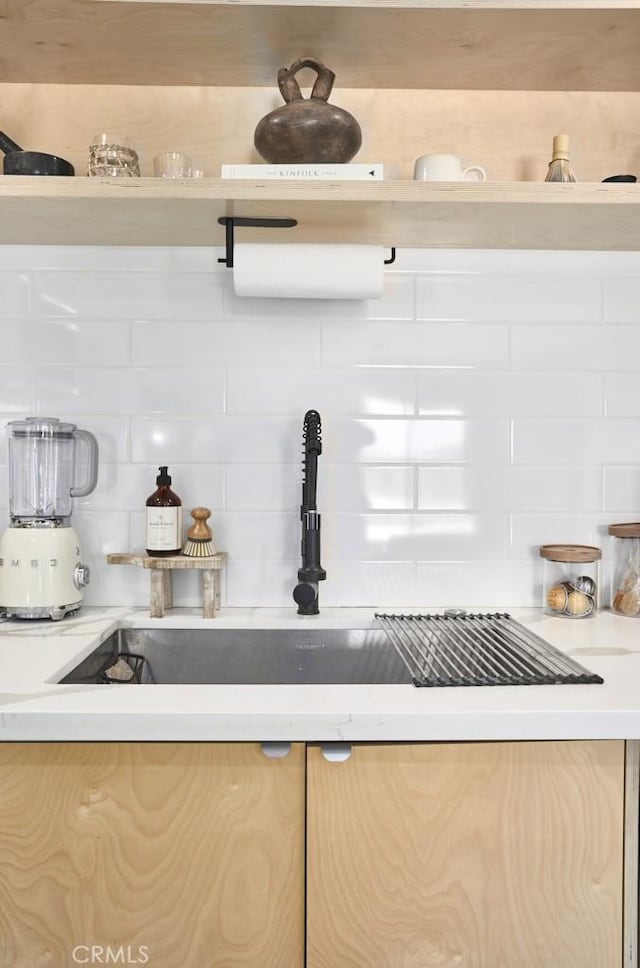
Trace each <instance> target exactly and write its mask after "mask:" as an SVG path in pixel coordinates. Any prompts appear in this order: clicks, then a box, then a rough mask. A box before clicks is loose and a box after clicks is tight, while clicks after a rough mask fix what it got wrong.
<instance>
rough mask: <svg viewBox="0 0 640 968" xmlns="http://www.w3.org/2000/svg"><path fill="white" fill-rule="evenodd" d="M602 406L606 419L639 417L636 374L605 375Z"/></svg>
mask: <svg viewBox="0 0 640 968" xmlns="http://www.w3.org/2000/svg"><path fill="white" fill-rule="evenodd" d="M604 406H605V410H604V412H605V413H606V415H607V417H640V380H639V379H638V373H637V372H628V371H627V372H624V373H605V375H604Z"/></svg>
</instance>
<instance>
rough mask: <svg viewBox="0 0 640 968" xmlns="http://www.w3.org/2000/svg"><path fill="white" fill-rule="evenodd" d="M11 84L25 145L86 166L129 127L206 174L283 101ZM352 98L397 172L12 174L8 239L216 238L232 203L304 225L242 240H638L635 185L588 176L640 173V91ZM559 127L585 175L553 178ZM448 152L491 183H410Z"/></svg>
mask: <svg viewBox="0 0 640 968" xmlns="http://www.w3.org/2000/svg"><path fill="white" fill-rule="evenodd" d="M0 94H1V95H2V100H3V126H4V128H5V129H6V130H7V131H9V132H10V133H11V134H12V135H13V137H14V138H16V140H17V141H18V142H19V143H23V144H25V145H27V146H28V147H32V148H45V149H46V150H51V151H55V152H57V153H58V154H59V155H61V156H62V157H65V158H69V160H71V161H72V162H73V163H74V164H75V165H76V170H77V172H78V175H79V176H82V173H83V172H84V171H85V170H86V162H87V157H88V144H89V142H90V140H91V138H92V137H93V136H94V135H95V134H96V128H100V127H104V128H111V129H115V130H119V131H122V132H124V133H125V134H128V135H130V136H131V137H132V139H133V141H134V143H135V145H136V147H137V149H138V151H139V152H140V158H141V165H142V170H143V173H144V174H147V175H148V174H149V173H150V172H151V170H152V159H153V155H154V154H155V153H156V152H157V151H159V150H163V149H173V148H180V149H182V150H185V151H186V152H187V153H188V154H190V155H192V156H193V157H194V158H195V159H196V160H197V162H198V165H199V167H202V168H204V169H205V171H207V173H208V174H209V175H217V173H218V172H219V170H220V165H221V164H222V163H223V162H224V161H233V162H236V163H242V162H250V161H256V160H257V158H256V156H255V155H254V153H253V149H252V137H253V129H254V127H255V124H256V123H257V120H258V119H259V118H260V117H262V116H263V115H264V114H265V113H266V112H267V111H268V110H270V109H271V107H273V106H274V105H275V103H276V102H275V99H274V96H273V95H272V94H271V93H270V92H265V91H264V90H260V89H257V88H254V89H236V90H235V91H234V89H231V88H225V89H221V90H220V91H219V92H218V91H216V89H215V88H184V89H178V88H152V87H146V88H109V87H104V88H102V87H99V86H97V87H95V88H90V87H85V86H78V85H67V86H63V85H20V84H16V85H3V86H2V87H1V88H0ZM227 94H228V97H227V96H226V95H227ZM230 103H233V111H230V110H229V104H230ZM341 103H342V104H343V105H344V107H345V108H347V110H349V111H351V112H352V113H353V114H354V116H355V117H357V118H358V119H359V121H360V123H361V125H362V128H363V132H364V138H365V142H364V146H363V148H362V150H361V152H360V154H359V156H357V158H356V160H358V157H359V158H361V159H362V160H369V161H382V162H384V164H385V176H386V178H387V179H388V181H384V182H377V183H375V184H370V183H362V182H348V183H333V182H320V183H318V182H315V183H309V182H304V183H295V184H293V185H291V184H290V183H286V184H283V183H281V182H277V183H275V182H273V181H271V182H269V181H266V182H265V181H262V182H261V181H255V182H249V181H242V182H235V181H227V180H225V181H220V180H218V179H217V178H213V179H210V178H205V179H203V180H202V181H198V180H189V179H186V180H185V181H184V182H180V181H178V182H174V181H173V180H166V179H152V178H142V179H111V180H108V179H104V180H103V179H94V178H91V179H89V178H84V177H76V178H27V177H23V178H19V177H14V176H6V177H0V244H23V243H27V244H38V243H42V244H48V243H53V244H55V243H61V244H105V245H109V244H125V245H126V244H131V245H172V244H174V245H212V244H213V245H221V244H223V240H224V230H223V229H222V227H221V226H219V225H218V224H217V218H218V217H220V216H221V215H233V214H235V215H254V216H269V215H272V216H276V217H277V216H290V217H293V218H297V219H298V221H299V225H298V226H297V227H296V228H294V229H287V230H275V229H274V230H264V229H260V230H247V229H243V230H242V231H241V232H239V233H238V239H239V240H241V241H247V242H251V241H262V242H285V241H286V242H335V241H342V242H354V243H366V242H370V243H372V244H381V245H386V246H390V245H396V246H417V247H433V246H438V245H442V246H458V245H459V246H461V247H473V246H480V247H486V248H493V247H497V248H509V247H516V248H517V247H521V248H545V247H547V248H577V249H581V248H592V249H599V248H603V249H608V248H620V249H632V250H635V249H639V248H640V220H639V219H638V217H637V211H636V206H637V204H638V202H639V201H640V189H639V188H638V186H637V185H626V186H625V185H587V184H585V183H588V182H599V181H600V180H601V179H602V178H604V177H606V176H607V175H611V174H616V173H620V172H622V173H624V172H639V171H640V94H606V93H597V94H589V93H583V94H575V93H574V94H571V93H569V94H565V95H563V94H559V93H545V92H530V93H527V92H522V93H518V92H508V93H507V92H486V91H483V92H477V91H469V92H460V91H448V92H434V91H424V92H423V91H413V92H411V91H407V92H402V91H379V92H374V91H358V90H353V89H352V90H350V91H348V92H342V97H341ZM560 129H565V130H568V131H570V132H571V135H572V162H573V165H574V168H575V170H576V172H577V176H578V179H579V182H580V184H578V185H568V186H562V185H544V184H543V179H544V175H545V172H546V168H547V163H548V160H549V157H550V150H551V141H552V138H553V135H554V134H555V133H557V131H558V130H560ZM595 131H597V132H598V137H597V138H594V132H595ZM36 134H37V137H36ZM451 150H454V151H455V152H456V153H458V154H459V155H460V156H461V157H462V159H463V161H464V163H465V164H475V163H477V164H482V165H484V167H485V168H486V169H487V173H488V178H489V181H488V182H487V183H486V184H485V185H477V184H473V183H449V184H447V185H444V186H440V187H438V186H437V185H435V184H434V183H415V182H413V180H412V175H413V163H414V160H415V158H416V157H417V156H419V155H422V154H426V153H429V152H443V151H444V152H447V151H451ZM116 182H117V184H116ZM523 183H524V184H523ZM565 189H571V190H572V191H570V192H567V191H566V190H565ZM282 203H286V204H282ZM565 205H566V206H569V207H570V208H571V211H570V212H569V211H567V210H566V209H564V208H563V206H565Z"/></svg>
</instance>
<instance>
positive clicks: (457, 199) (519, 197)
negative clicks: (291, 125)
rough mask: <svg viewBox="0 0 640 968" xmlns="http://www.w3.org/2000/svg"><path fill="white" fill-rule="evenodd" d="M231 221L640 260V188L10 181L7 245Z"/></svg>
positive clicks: (285, 238)
mask: <svg viewBox="0 0 640 968" xmlns="http://www.w3.org/2000/svg"><path fill="white" fill-rule="evenodd" d="M221 215H244V216H276V217H281V216H285V217H291V218H295V219H297V220H298V226H297V227H295V228H292V229H271V230H266V229H253V230H252V229H240V230H238V236H237V240H238V241H245V242H250V241H262V242H343V243H368V244H380V245H386V246H392V245H395V246H400V247H440V246H460V247H468V248H474V247H480V248H507V249H508V248H558V249H631V250H634V249H640V186H637V185H624V184H620V185H602V184H575V185H564V184H544V183H543V184H526V183H502V184H492V183H486V184H478V183H471V182H448V183H443V182H438V183H436V182H431V183H424V182H412V181H406V182H402V181H401V182H377V183H375V184H373V183H368V182H352V181H350V182H291V181H287V182H270V181H263V182H260V181H255V182H254V181H236V180H221V179H217V178H207V179H202V180H196V181H189V180H185V181H179V182H178V181H176V182H173V181H163V180H162V179H154V178H139V179H116V180H108V179H104V180H103V179H93V178H92V179H89V178H28V177H10V176H7V177H3V178H0V243H1V244H9V243H12V244H16V243H18V244H20V243H26V244H37V243H39V244H52V243H58V244H66V245H81V244H82V245H186V246H188V245H223V243H224V230H223V228H222V227H221V226H220V225H218V223H217V219H218V218H219V217H220V216H221Z"/></svg>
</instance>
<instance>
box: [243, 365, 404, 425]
mask: <svg viewBox="0 0 640 968" xmlns="http://www.w3.org/2000/svg"><path fill="white" fill-rule="evenodd" d="M310 401H311V402H310ZM415 401H416V376H415V373H414V372H413V371H411V370H404V369H401V370H393V369H388V368H386V367H367V368H361V369H353V368H352V369H331V368H322V369H320V368H318V367H316V368H315V369H308V368H304V367H297V368H296V369H288V370H265V369H262V368H260V369H250V368H247V369H239V368H238V369H233V370H231V371H230V372H229V382H228V388H227V412H228V413H255V414H263V413H269V414H286V415H290V416H299V415H300V414H301V413H305V411H306V410H308V409H310V408H311V407H313V409H314V410H319V411H320V412H321V414H322V415H324V414H329V413H330V414H384V415H388V416H405V415H408V414H413V413H415Z"/></svg>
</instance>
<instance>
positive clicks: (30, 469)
mask: <svg viewBox="0 0 640 968" xmlns="http://www.w3.org/2000/svg"><path fill="white" fill-rule="evenodd" d="M7 430H8V433H9V515H10V519H11V520H10V525H9V528H8V529H7V531H5V533H4V535H3V536H2V538H1V539H0V612H1V613H2V614H3V615H6V616H15V617H16V618H32V619H38V618H52V619H54V620H57V619H61V618H64V616H65V615H68V614H69V613H71V612H76V611H77V610H78V609H79V608H80V606H81V605H82V589H83V588H84V586H85V585H88V584H89V568H88V566H87V565H83V564H82V562H81V560H80V544H79V541H78V535H77V534H76V532H75V530H74V529H73V528H72V527H71V523H70V519H71V499H72V498H74V497H84V496H85V495H86V494H90V493H91V491H93V489H94V488H95V486H96V482H97V479H98V442H97V440H96V438H95V437H94V436H93V434H92V433H89V431H88V430H78V428H77V427H76V425H75V424H71V423H62V422H61V421H60V420H57V419H56V418H55V417H27V418H25V419H24V420H12V421H11V422H10V423H9V424H7ZM79 441H81V442H82V443H83V445H85V446H86V448H87V468H86V480H85V481H84V482H83V483H81V484H75V483H74V480H75V472H76V466H77V457H78V448H77V444H78V442H79Z"/></svg>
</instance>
